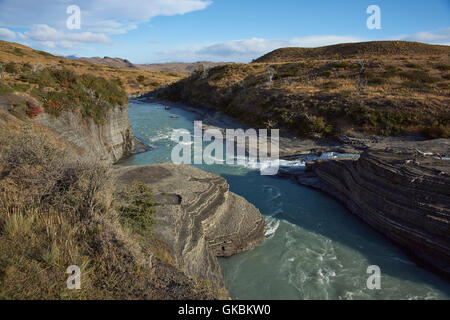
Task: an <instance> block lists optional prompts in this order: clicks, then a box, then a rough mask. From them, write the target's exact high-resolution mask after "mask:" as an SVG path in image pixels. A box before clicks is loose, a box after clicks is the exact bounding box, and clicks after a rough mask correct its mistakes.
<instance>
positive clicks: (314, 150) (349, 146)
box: [150, 99, 450, 277]
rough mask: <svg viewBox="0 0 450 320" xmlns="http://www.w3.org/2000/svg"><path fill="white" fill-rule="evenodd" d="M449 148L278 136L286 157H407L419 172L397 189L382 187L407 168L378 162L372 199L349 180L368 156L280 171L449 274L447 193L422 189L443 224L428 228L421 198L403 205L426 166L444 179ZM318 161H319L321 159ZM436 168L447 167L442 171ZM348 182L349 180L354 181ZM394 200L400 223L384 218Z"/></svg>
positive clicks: (420, 142)
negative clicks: (330, 198) (376, 192)
mask: <svg viewBox="0 0 450 320" xmlns="http://www.w3.org/2000/svg"><path fill="white" fill-rule="evenodd" d="M150 100H152V99H150ZM156 101H157V102H159V103H162V104H164V105H166V106H169V107H178V108H183V109H184V110H188V111H190V112H195V113H196V114H198V115H199V116H200V117H201V118H202V120H203V121H204V123H205V124H206V125H205V129H207V128H211V127H214V128H218V129H220V130H222V131H224V130H225V129H226V128H244V129H245V128H246V127H245V126H243V125H242V124H240V123H239V121H237V120H235V119H232V118H230V117H228V116H227V115H225V114H223V112H221V111H217V110H212V109H208V108H199V107H195V106H189V105H185V104H182V103H172V102H169V101H164V100H156ZM449 150H450V146H449V139H438V140H424V139H423V138H420V137H363V136H360V137H348V136H346V137H342V139H341V142H340V143H338V142H336V143H330V142H324V141H323V140H316V141H314V140H311V139H296V138H295V137H282V138H281V139H280V157H282V158H284V159H289V160H296V159H298V158H299V157H301V156H302V155H305V154H306V155H308V154H309V155H321V154H323V153H330V152H334V153H343V154H354V155H356V154H363V155H365V154H368V153H371V152H373V151H376V152H384V154H386V155H388V156H389V157H390V163H396V162H398V163H400V162H402V161H403V162H404V161H408V165H410V166H411V168H415V169H413V171H414V170H415V171H414V174H415V176H414V177H411V178H410V179H409V180H406V182H405V184H404V185H402V186H398V187H399V188H400V189H399V190H390V189H389V188H385V187H383V186H384V185H385V184H387V185H390V184H392V181H398V180H403V179H404V177H403V175H404V174H405V173H404V172H403V170H393V171H391V172H390V175H389V176H385V175H384V174H383V173H380V172H382V170H381V168H382V167H383V166H384V165H383V164H382V162H379V161H375V163H376V165H378V166H379V168H378V169H374V173H373V175H372V177H371V178H370V179H369V180H370V181H371V183H372V184H373V187H371V188H372V189H374V188H375V189H377V190H385V192H386V194H383V195H378V196H375V195H373V194H372V195H371V196H370V197H372V198H371V199H372V200H369V199H370V197H369V196H367V197H364V196H361V194H362V193H364V192H365V190H366V189H367V188H368V187H367V186H366V187H364V186H363V185H364V184H362V185H361V182H356V183H355V182H353V183H351V182H350V181H349V179H356V176H357V175H358V174H360V173H358V171H357V168H360V165H359V163H360V161H364V160H357V159H355V157H353V159H350V160H348V162H349V163H355V165H353V164H352V165H349V166H348V167H347V169H344V168H340V167H339V165H340V164H341V163H345V161H344V162H343V160H333V159H329V160H325V161H324V163H323V164H322V165H321V166H322V167H324V168H328V169H324V170H326V172H327V174H326V175H325V174H324V173H323V171H321V169H319V168H321V166H320V165H319V164H317V165H314V168H317V170H316V169H311V167H312V165H308V166H307V172H305V171H304V170H303V169H302V168H295V167H294V168H292V167H287V168H286V167H282V168H281V169H280V172H279V176H280V177H284V178H293V179H294V180H295V181H297V182H298V183H299V184H302V185H305V186H308V187H313V188H316V189H320V190H322V191H325V192H326V193H327V194H329V195H331V196H333V197H335V198H336V199H338V200H339V201H342V202H343V203H344V204H345V205H346V206H347V208H348V209H349V210H350V211H351V212H352V213H354V214H356V215H357V216H358V217H359V218H361V219H362V220H363V221H365V222H366V223H368V224H369V225H371V226H372V227H373V228H374V229H375V230H377V231H378V232H381V233H382V234H384V235H385V236H386V237H387V238H389V239H391V240H392V241H394V243H397V244H399V245H400V247H402V248H403V249H405V250H406V252H408V254H410V255H411V254H412V256H413V257H414V258H416V259H417V260H418V261H420V263H422V264H424V265H425V266H426V267H429V268H431V269H432V270H434V271H436V272H438V273H439V274H442V275H444V276H445V277H448V275H449V270H450V249H449V248H448V247H447V245H448V243H449V242H450V239H448V238H446V237H447V236H446V235H445V232H447V233H448V231H449V229H448V225H449V224H450V221H449V220H448V219H447V216H448V214H449V213H445V212H447V211H448V207H450V198H449V195H448V194H446V193H443V194H442V192H441V193H439V194H438V195H436V196H431V194H432V193H433V191H431V190H427V189H426V188H425V189H423V190H422V193H425V194H428V195H429V198H430V199H432V200H428V201H429V205H428V207H436V206H438V208H437V209H435V210H437V211H435V214H437V216H439V217H440V218H438V219H437V220H436V219H435V220H433V221H439V222H440V223H441V224H440V225H439V228H437V227H432V228H429V229H426V227H425V222H423V221H422V220H423V217H430V216H433V215H430V213H427V212H428V211H427V209H425V208H424V204H423V201H422V202H417V203H415V204H411V207H410V209H408V210H410V211H411V212H410V215H409V216H408V214H407V213H405V212H406V211H408V210H406V208H405V207H404V205H402V203H403V200H402V199H410V198H412V199H415V198H417V193H420V192H419V191H417V187H416V186H415V183H417V181H421V180H422V179H423V178H424V174H423V171H424V170H425V171H427V172H428V176H430V172H431V178H430V179H431V180H433V179H435V180H436V181H437V180H439V179H441V178H442V177H444V178H445V177H447V176H448V175H449V172H447V171H448V168H447V165H448V161H446V160H439V158H448V157H449ZM405 154H408V155H409V158H408V159H406V160H405V159H404V158H405ZM423 157H425V159H431V158H433V159H434V158H436V157H437V159H434V161H431V162H430V161H427V165H426V169H423V168H422V166H421V165H420V164H421V163H422V164H423V163H424V161H423V160H424V158H423ZM427 157H428V158H427ZM363 159H365V158H363ZM334 161H336V165H334V163H335V162H334ZM403 162H402V163H403ZM318 163H321V162H320V161H318ZM438 168H441V169H442V168H444V169H445V170H441V169H439V170H438ZM446 168H447V169H446ZM380 170H381V171H380ZM433 170H434V171H433ZM446 170H447V171H446ZM320 172H322V173H323V174H320ZM345 172H347V173H348V177H344V176H343V175H344V174H345ZM433 172H435V173H433ZM366 175H367V173H366ZM409 175H411V174H409ZM317 178H318V179H317ZM441 180H442V179H441ZM439 183H440V184H443V188H447V189H450V181H449V180H448V179H447V180H445V179H444V180H442V181H440V182H439ZM348 184H350V185H351V186H350V185H348ZM383 188H384V189H383ZM369 190H370V188H369ZM372 192H373V190H372V191H370V193H372ZM374 197H375V198H374ZM387 198H389V199H390V200H389V201H387V200H386V199H387ZM375 199H384V200H382V203H381V204H380V205H375V204H376V203H378V202H379V201H380V200H375ZM436 199H440V200H439V201H441V202H442V205H443V207H442V208H441V207H440V206H439V205H438V204H436V203H433V201H437V200H436ZM371 201H374V203H371ZM377 201H378V202H377ZM386 201H387V202H386ZM392 205H393V206H394V207H399V208H402V209H401V210H403V211H404V212H403V213H402V216H403V218H400V220H399V221H397V222H392V221H391V222H389V219H387V218H386V216H392V214H393V213H392V212H390V211H392V210H393V209H392ZM373 208H378V209H377V210H379V211H378V212H379V213H378V214H376V213H372V214H369V213H370V212H372V211H373V210H374V209H373ZM405 210H406V211H405ZM368 215H369V216H370V215H371V217H368ZM394 216H395V215H394ZM381 220H386V221H388V222H385V223H382V222H380V221H381ZM394 220H395V219H394ZM375 221H376V222H375ZM421 221H422V222H421ZM436 223H438V222H436ZM411 224H412V225H416V224H418V227H417V228H418V229H417V230H413V229H411V228H409V229H408V228H405V227H404V226H405V225H411ZM393 225H399V226H401V227H400V229H401V230H402V232H401V233H399V232H398V231H395V230H394V228H393ZM446 226H447V227H446ZM442 228H444V229H445V230H446V231H445V232H444V233H443V234H441V233H439V235H436V232H438V230H440V229H442ZM427 230H428V231H427ZM418 234H422V236H420V237H419V236H418ZM436 237H438V238H439V239H440V240H439V241H438V242H439V243H441V244H439V245H429V243H433V241H432V240H430V239H432V238H433V239H434V238H436ZM442 237H444V238H442ZM412 239H414V240H412ZM434 242H436V241H434ZM424 248H428V249H424ZM425 252H426V253H425Z"/></svg>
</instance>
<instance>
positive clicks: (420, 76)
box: [400, 70, 436, 83]
mask: <svg viewBox="0 0 450 320" xmlns="http://www.w3.org/2000/svg"><path fill="white" fill-rule="evenodd" d="M400 76H402V77H403V78H406V79H408V80H409V81H412V82H417V83H434V82H436V79H435V78H433V77H432V76H430V75H429V74H428V72H427V71H422V70H410V71H404V72H401V73H400Z"/></svg>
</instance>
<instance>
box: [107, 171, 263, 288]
mask: <svg viewBox="0 0 450 320" xmlns="http://www.w3.org/2000/svg"><path fill="white" fill-rule="evenodd" d="M115 170H116V175H117V185H118V188H120V187H121V186H122V187H123V186H126V185H127V184H129V183H130V182H132V181H140V182H143V183H145V184H147V185H149V186H150V187H151V188H152V192H153V195H154V201H155V202H157V203H158V204H159V206H157V212H156V214H155V215H154V217H155V226H154V230H153V232H154V236H155V237H156V239H158V240H159V241H162V242H163V243H164V244H166V246H167V248H168V249H169V251H170V253H171V256H172V257H173V258H174V260H175V261H176V264H177V266H178V267H179V268H180V269H181V270H183V272H184V273H186V275H188V276H189V277H191V278H194V279H204V280H207V281H208V282H210V283H211V284H212V285H213V286H214V287H216V288H224V282H223V277H222V273H221V270H220V266H219V264H218V261H217V258H216V257H229V256H231V255H233V254H236V253H239V252H242V251H244V250H247V249H250V248H252V247H254V246H255V245H257V244H258V243H260V242H262V241H263V240H264V232H265V228H266V227H265V221H264V219H263V217H262V216H261V213H260V212H259V210H258V209H257V208H255V207H254V206H253V205H252V204H250V203H249V202H247V201H246V200H245V199H244V198H242V197H240V196H238V195H236V194H234V193H232V192H230V191H229V186H228V184H227V182H226V180H225V179H223V178H222V177H220V176H218V175H215V174H211V173H207V172H204V171H202V170H200V169H197V168H195V167H191V166H188V165H177V164H173V163H164V164H159V165H151V166H137V167H118V168H116V169H115Z"/></svg>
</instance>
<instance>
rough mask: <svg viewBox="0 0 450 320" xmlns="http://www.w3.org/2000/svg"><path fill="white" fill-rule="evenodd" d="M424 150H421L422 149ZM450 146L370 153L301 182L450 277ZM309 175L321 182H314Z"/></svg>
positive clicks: (322, 167) (329, 165)
mask: <svg viewBox="0 0 450 320" xmlns="http://www.w3.org/2000/svg"><path fill="white" fill-rule="evenodd" d="M419 148H420V149H419ZM449 152H450V143H449V140H448V139H447V140H444V139H442V140H435V141H430V142H421V143H419V144H405V145H404V146H401V147H400V146H397V147H395V148H388V149H383V150H380V149H378V150H376V149H375V150H368V151H366V152H364V153H363V154H362V155H361V157H360V159H359V160H356V161H355V160H331V161H316V162H313V163H310V164H308V165H307V169H306V171H307V172H306V175H307V176H306V178H305V177H302V176H301V175H299V176H298V177H296V180H297V181H298V182H299V183H302V184H303V183H304V184H307V185H310V186H313V187H316V188H320V189H322V190H323V191H325V192H327V193H329V194H331V195H333V196H334V197H336V198H338V199H340V200H341V201H342V202H344V203H345V204H346V205H347V207H348V208H349V209H350V211H351V212H353V213H354V214H356V215H357V216H359V217H360V218H361V219H362V220H364V221H365V222H367V223H368V224H370V225H371V226H372V227H374V228H375V229H376V230H378V231H379V232H381V233H383V234H384V235H386V236H387V237H388V238H389V239H391V240H393V241H394V242H396V243H397V244H399V245H400V246H401V247H403V248H405V249H406V250H407V251H408V252H409V253H411V254H412V255H414V256H415V257H417V258H419V259H420V260H421V261H422V262H425V263H426V264H428V265H429V266H431V267H433V268H434V269H435V270H437V271H439V272H441V273H443V274H445V275H447V276H448V275H450V161H449V160H448V159H447V160H445V158H444V157H448V156H449V155H448V153H449ZM308 171H309V172H313V173H315V175H316V176H317V177H318V178H319V180H320V181H319V182H314V181H312V180H311V176H308Z"/></svg>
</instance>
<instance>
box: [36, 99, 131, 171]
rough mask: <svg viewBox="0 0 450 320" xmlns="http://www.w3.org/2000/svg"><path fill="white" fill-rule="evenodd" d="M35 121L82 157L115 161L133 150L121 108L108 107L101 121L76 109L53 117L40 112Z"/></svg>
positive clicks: (126, 119)
mask: <svg viewBox="0 0 450 320" xmlns="http://www.w3.org/2000/svg"><path fill="white" fill-rule="evenodd" d="M36 120H37V121H38V122H39V123H40V124H42V125H44V126H46V127H48V128H49V129H51V130H52V131H54V132H55V133H56V134H57V135H58V136H59V137H60V138H62V139H63V140H65V141H67V142H69V143H70V144H72V145H73V146H74V149H75V150H77V151H78V152H79V153H80V154H83V156H90V157H92V158H94V159H99V160H103V161H107V162H110V163H115V162H117V161H119V160H120V159H121V158H122V157H124V156H127V155H128V154H130V153H132V152H134V150H135V139H134V136H133V133H132V130H131V126H130V123H129V121H128V114H127V110H126V108H125V107H115V108H111V109H109V110H108V112H107V113H106V118H105V119H104V121H102V124H98V123H96V122H95V121H94V119H92V118H87V117H83V116H82V115H81V113H80V112H77V111H73V112H71V111H63V112H62V113H61V114H60V115H59V116H57V117H56V116H53V115H51V114H48V113H42V114H41V115H39V116H37V117H36Z"/></svg>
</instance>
